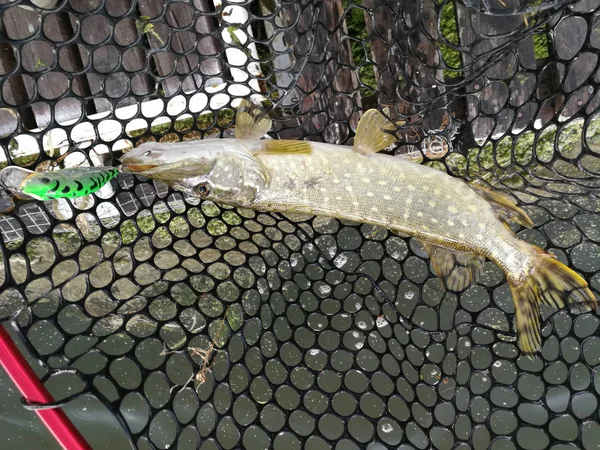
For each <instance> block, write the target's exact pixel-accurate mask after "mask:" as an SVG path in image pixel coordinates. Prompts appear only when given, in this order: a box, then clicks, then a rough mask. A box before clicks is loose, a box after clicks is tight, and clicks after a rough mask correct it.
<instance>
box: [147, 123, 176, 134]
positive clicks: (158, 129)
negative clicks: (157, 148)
mask: <svg viewBox="0 0 600 450" xmlns="http://www.w3.org/2000/svg"><path fill="white" fill-rule="evenodd" d="M170 128H171V122H167V123H161V124H159V125H153V126H151V127H150V131H151V132H152V134H164V133H166V132H167V131H169V129H170Z"/></svg>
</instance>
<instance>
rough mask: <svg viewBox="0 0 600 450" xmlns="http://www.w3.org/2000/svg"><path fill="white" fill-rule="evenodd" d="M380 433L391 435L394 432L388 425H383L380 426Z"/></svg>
mask: <svg viewBox="0 0 600 450" xmlns="http://www.w3.org/2000/svg"><path fill="white" fill-rule="evenodd" d="M381 431H383V432H384V433H391V432H392V431H394V427H393V426H391V425H390V424H389V423H384V424H383V425H381Z"/></svg>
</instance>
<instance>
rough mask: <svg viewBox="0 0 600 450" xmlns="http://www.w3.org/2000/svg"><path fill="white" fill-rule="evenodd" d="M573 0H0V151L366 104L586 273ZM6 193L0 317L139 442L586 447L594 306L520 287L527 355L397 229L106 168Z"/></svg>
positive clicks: (593, 63) (591, 5) (591, 91)
mask: <svg viewBox="0 0 600 450" xmlns="http://www.w3.org/2000/svg"><path fill="white" fill-rule="evenodd" d="M599 7H600V0H582V1H579V2H575V3H573V2H568V1H558V0H554V1H525V0H520V1H517V0H489V1H484V0H481V2H478V1H475V0H465V1H464V2H462V3H461V2H459V1H456V2H454V1H452V0H444V1H434V0H419V1H412V0H411V1H409V0H406V1H392V0H362V1H359V0H343V1H342V0H327V1H318V0H293V1H283V0H256V1H242V0H239V1H233V0H231V1H225V0H224V1H219V0H215V1H213V0H193V1H167V2H164V1H160V0H138V1H137V2H135V1H133V0H69V1H67V0H31V1H18V0H16V1H11V0H0V77H1V78H2V83H1V100H0V102H1V105H0V106H1V107H0V158H2V163H3V164H14V165H20V166H23V167H29V168H34V167H37V168H41V169H44V168H45V169H50V168H52V167H54V166H60V167H72V166H77V165H116V164H118V161H117V158H118V157H119V156H120V155H122V152H123V151H124V150H126V149H127V148H130V147H131V146H137V145H139V144H140V143H142V142H146V141H150V140H160V141H178V140H181V139H186V140H189V139H200V138H219V137H222V136H231V135H232V125H233V124H232V121H233V118H234V108H235V106H237V103H238V102H239V99H240V98H247V97H248V96H251V95H252V96H257V95H260V96H262V98H263V99H266V104H267V106H269V107H272V108H273V117H274V123H275V129H274V132H273V133H272V135H273V136H274V137H280V138H292V139H303V138H305V139H309V140H313V141H326V142H330V143H336V144H350V143H351V141H352V136H353V133H354V130H355V129H356V124H357V121H358V118H359V117H360V116H361V114H362V113H363V112H364V111H365V110H366V109H368V108H371V107H375V108H380V109H381V108H384V107H386V106H387V107H390V111H391V113H392V116H394V118H395V119H396V120H398V121H404V124H403V125H402V126H401V128H400V129H399V132H398V133H399V136H400V138H401V139H400V142H399V144H398V145H397V146H396V147H395V148H394V150H393V152H394V153H396V154H404V155H406V154H409V155H410V156H411V157H413V158H414V159H415V160H417V161H419V162H422V163H423V164H428V165H431V166H433V167H436V168H439V169H440V170H444V171H447V172H448V173H449V174H451V175H454V176H458V177H464V178H470V179H475V178H477V179H480V180H483V181H485V182H487V183H489V184H490V185H492V186H494V187H496V188H499V189H501V188H508V189H509V192H511V193H512V194H513V195H514V197H515V199H517V200H518V202H519V203H520V204H521V205H522V206H523V207H524V209H525V210H526V211H527V212H528V213H529V214H530V216H531V217H532V219H533V220H534V222H535V228H534V229H530V230H525V229H520V228H518V227H515V228H514V229H515V231H517V234H518V235H519V236H520V237H521V238H523V239H525V240H526V241H529V242H531V243H534V244H536V245H539V246H541V247H543V248H546V249H548V250H550V251H552V252H553V253H555V254H556V255H557V257H558V258H559V259H560V260H561V261H563V262H565V263H567V264H568V265H569V266H571V267H573V268H574V269H576V270H577V271H579V272H580V273H581V274H582V275H584V277H585V278H586V279H587V280H588V281H589V282H590V284H591V287H592V289H593V290H594V291H595V293H596V296H599V294H598V293H599V291H600V194H599V192H600V191H599V188H600V116H599V114H600V113H598V112H597V110H598V107H599V106H600V90H599V86H600V70H597V62H598V53H599V49H600V9H599V10H598V12H596V9H597V8H599ZM486 12H487V13H489V12H492V13H493V14H492V15H490V14H487V13H486ZM519 12H521V13H523V14H517V13H519ZM73 143H80V148H79V149H78V150H76V151H73V152H69V153H67V148H68V147H69V144H73ZM1 200H2V202H1V203H2V205H4V204H7V205H9V206H10V204H11V200H10V198H8V197H7V196H4V197H2V199H1ZM15 203H16V206H15V207H14V209H13V210H12V211H11V212H10V213H8V214H6V215H3V216H1V217H0V229H1V232H2V241H3V247H2V259H1V261H2V262H1V264H2V270H1V271H0V283H1V284H0V286H1V289H2V290H1V293H0V307H1V309H2V313H3V317H5V318H14V319H15V320H16V322H17V323H18V326H19V330H20V333H21V334H22V336H23V337H24V338H25V341H26V343H27V344H28V347H29V349H30V351H31V352H32V353H33V355H34V356H35V358H36V359H38V360H39V361H40V362H41V363H42V364H43V365H44V367H45V368H46V369H47V370H46V374H45V375H44V378H43V379H44V381H45V382H46V384H47V385H48V386H49V387H50V388H51V389H52V390H53V392H54V393H55V396H56V397H67V396H70V395H72V394H74V393H79V392H84V393H90V394H93V396H95V397H97V398H98V399H99V400H101V401H102V402H103V403H104V404H105V405H107V406H108V407H109V409H110V410H111V411H112V412H114V413H115V415H116V416H117V417H118V418H119V419H120V420H121V421H122V424H123V426H124V429H125V430H126V433H127V434H128V436H130V437H131V440H132V442H133V443H135V445H136V446H137V447H138V448H140V449H150V448H157V449H167V448H178V449H195V448H199V447H202V448H203V449H205V448H224V449H232V448H238V447H245V448H248V449H262V448H267V447H269V446H271V447H272V448H275V449H278V450H279V449H288V448H289V449H299V448H310V449H320V448H324V449H325V448H330V447H331V446H334V447H335V448H336V449H352V448H365V447H368V448H369V449H372V450H375V449H381V448H388V447H399V448H402V449H408V448H419V449H425V448H436V449H450V448H460V449H467V448H475V449H484V448H492V449H495V450H500V449H511V448H524V449H544V448H549V447H551V446H552V448H556V449H558V448H565V449H567V448H584V449H593V448H594V449H595V448H598V445H599V444H598V443H599V442H600V424H599V414H598V397H599V395H600V370H599V367H600V339H599V337H598V326H599V324H600V321H599V320H598V316H597V314H596V313H588V314H583V315H579V316H578V315H576V314H571V313H569V312H567V311H555V310H552V309H550V308H544V307H543V308H542V314H543V318H544V322H543V324H542V326H543V336H544V338H543V351H542V353H541V354H540V355H539V356H537V357H535V358H534V359H528V358H527V357H525V356H523V355H521V353H520V351H519V350H518V347H517V343H516V335H515V332H514V328H513V313H514V309H513V304H512V298H511V295H510V292H509V288H508V285H507V284H506V282H505V280H504V278H503V275H502V273H501V271H500V270H499V269H498V268H497V267H495V266H494V265H492V264H491V263H487V265H486V270H485V273H484V275H483V277H482V279H481V280H480V282H479V283H478V284H477V285H475V286H473V287H471V288H469V289H467V290H465V291H464V292H460V293H448V292H443V291H442V290H441V289H440V286H439V283H438V280H437V279H436V278H435V276H434V275H433V274H432V272H431V270H430V267H429V259H428V258H427V256H426V254H425V252H424V251H423V249H422V247H421V245H420V244H419V243H418V242H417V241H415V240H411V239H407V238H403V237H400V236H397V235H393V234H390V233H388V232H387V231H386V230H382V229H376V228H373V227H371V226H365V225H360V224H356V223H350V222H343V221H338V220H330V219H322V218H314V217H301V216H282V215H278V214H264V213H260V212H253V211H247V210H239V209H233V208H229V207H226V206H222V205H216V204H213V203H211V202H207V201H205V202H201V201H199V200H198V199H194V198H190V197H187V196H183V195H181V194H179V193H177V192H174V191H172V190H169V189H168V188H167V187H166V186H164V185H162V184H160V183H155V182H152V181H150V180H146V179H142V178H136V177H133V176H131V175H129V174H121V175H119V177H118V178H117V179H116V180H114V181H112V182H111V184H110V185H108V186H105V187H104V188H103V189H102V190H101V191H100V192H99V193H98V194H96V195H93V196H90V197H86V198H83V199H76V200H60V201H52V202H45V203H41V202H18V201H16V202H15ZM80 414H83V413H80ZM11 448H17V447H11ZM113 448H114V447H113Z"/></svg>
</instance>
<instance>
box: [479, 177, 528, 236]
mask: <svg viewBox="0 0 600 450" xmlns="http://www.w3.org/2000/svg"><path fill="white" fill-rule="evenodd" d="M468 184H469V187H470V188H471V189H473V190H474V191H475V192H477V194H478V195H479V196H481V197H483V198H484V199H485V200H487V201H488V203H489V204H490V205H492V208H493V210H494V214H495V215H496V217H497V218H498V219H500V220H502V221H503V222H507V221H508V220H512V221H513V222H516V223H518V224H519V225H523V226H524V227H527V228H531V227H533V222H532V221H531V219H530V218H529V216H528V215H527V213H526V212H525V211H523V210H522V209H521V208H519V207H518V206H517V205H515V204H513V203H511V202H510V201H509V200H508V199H507V198H506V197H504V196H503V195H501V194H498V193H496V192H493V191H491V190H489V189H488V188H486V187H483V186H481V185H479V184H475V183H468Z"/></svg>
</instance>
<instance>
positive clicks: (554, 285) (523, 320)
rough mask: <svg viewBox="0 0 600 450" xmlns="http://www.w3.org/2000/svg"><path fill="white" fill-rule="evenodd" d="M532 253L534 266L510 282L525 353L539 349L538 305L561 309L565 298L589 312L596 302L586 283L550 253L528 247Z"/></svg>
mask: <svg viewBox="0 0 600 450" xmlns="http://www.w3.org/2000/svg"><path fill="white" fill-rule="evenodd" d="M530 247H531V251H532V252H533V254H534V259H533V261H534V264H533V269H532V270H531V272H530V273H529V275H528V276H527V277H526V278H525V279H523V280H521V281H520V282H518V283H513V282H511V281H510V278H509V284H510V290H511V292H512V295H513V301H514V304H515V318H516V326H517V334H518V337H519V346H520V347H521V350H522V351H523V352H525V353H528V354H531V353H535V352H538V351H540V350H541V343H542V338H541V336H540V310H539V304H540V303H544V304H546V305H550V306H553V307H555V308H564V306H565V301H566V303H567V304H568V306H569V307H570V308H571V309H572V310H575V311H581V312H585V311H590V310H592V309H594V310H595V309H596V308H597V307H598V304H597V302H596V299H595V298H594V294H593V293H592V291H590V289H589V288H588V284H587V282H586V281H585V280H584V279H583V278H582V277H581V276H579V275H578V274H577V273H575V272H573V271H572V270H571V269H569V268H568V267H567V266H565V265H564V264H563V263H561V262H560V261H557V260H556V259H555V258H554V256H553V255H551V254H550V253H547V252H545V251H543V250H542V249H541V248H538V247H534V246H530Z"/></svg>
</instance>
